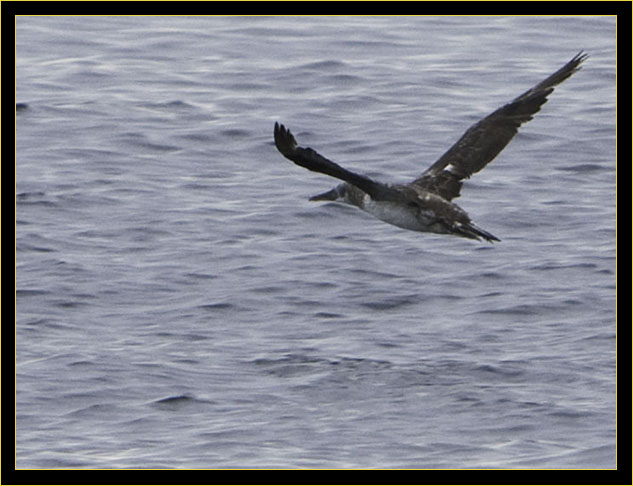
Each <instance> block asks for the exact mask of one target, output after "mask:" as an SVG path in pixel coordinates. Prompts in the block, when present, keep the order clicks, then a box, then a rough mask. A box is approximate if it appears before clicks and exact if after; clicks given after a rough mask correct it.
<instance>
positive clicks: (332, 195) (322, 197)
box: [310, 187, 339, 201]
mask: <svg viewBox="0 0 633 486" xmlns="http://www.w3.org/2000/svg"><path fill="white" fill-rule="evenodd" d="M338 198H339V193H338V191H337V188H336V187H335V188H334V189H332V190H331V191H328V192H324V193H323V194H317V195H316V196H312V197H311V198H310V201H336V200H337V199H338Z"/></svg>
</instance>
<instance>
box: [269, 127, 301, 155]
mask: <svg viewBox="0 0 633 486" xmlns="http://www.w3.org/2000/svg"><path fill="white" fill-rule="evenodd" d="M274 136H275V146H276V147H277V150H279V151H280V152H281V153H282V154H284V155H286V154H288V153H290V152H292V151H293V150H294V149H295V147H296V146H297V142H296V140H295V137H294V136H293V135H292V133H290V130H288V129H287V128H286V127H285V126H284V125H283V124H282V123H279V122H275V132H274Z"/></svg>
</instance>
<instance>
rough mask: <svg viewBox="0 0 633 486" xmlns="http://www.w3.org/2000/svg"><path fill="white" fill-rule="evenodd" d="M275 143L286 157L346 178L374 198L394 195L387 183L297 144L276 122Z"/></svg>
mask: <svg viewBox="0 0 633 486" xmlns="http://www.w3.org/2000/svg"><path fill="white" fill-rule="evenodd" d="M275 145H276V146H277V149H278V150H279V151H280V152H281V153H282V155H283V156H284V157H286V158H287V159H290V160H292V161H293V162H294V163H295V164H297V165H299V166H301V167H304V168H306V169H308V170H311V171H314V172H320V173H322V174H327V175H330V176H332V177H336V178H337V179H341V180H344V181H345V182H349V183H350V184H352V185H354V186H356V187H358V188H359V189H361V190H363V191H365V192H366V193H367V194H369V195H370V196H371V197H372V198H373V199H376V200H385V199H390V198H392V197H394V196H395V195H396V194H395V191H394V190H393V189H391V188H390V187H389V186H387V185H385V184H381V183H380V182H376V181H374V180H372V179H370V178H369V177H366V176H363V175H360V174H356V173H354V172H350V171H349V170H347V169H344V168H343V167H341V166H340V165H338V164H335V163H334V162H332V161H331V160H328V159H326V158H325V157H323V156H322V155H320V154H319V153H317V152H316V151H315V150H312V149H311V148H309V147H299V146H297V141H296V140H295V137H294V136H293V135H292V133H291V132H290V130H288V129H287V128H286V127H284V126H283V125H280V124H279V123H277V122H275Z"/></svg>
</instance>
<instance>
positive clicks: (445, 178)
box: [274, 51, 587, 243]
mask: <svg viewBox="0 0 633 486" xmlns="http://www.w3.org/2000/svg"><path fill="white" fill-rule="evenodd" d="M585 59H587V55H586V54H585V53H584V52H582V51H581V52H579V53H578V54H577V55H576V56H574V57H573V58H572V59H571V60H570V61H569V62H568V63H567V64H565V65H564V66H563V67H562V68H560V69H559V70H558V71H556V72H555V73H554V74H552V75H551V76H548V77H547V78H546V79H544V80H543V81H541V82H540V83H538V84H537V85H536V86H534V87H533V88H531V89H529V90H527V91H526V92H525V93H523V94H522V95H520V96H518V97H517V98H515V99H514V100H512V101H511V102H510V103H508V104H506V105H504V106H502V107H501V108H498V109H497V110H495V111H493V112H492V113H491V114H489V115H488V116H486V117H485V118H483V119H481V120H480V121H478V122H477V123H475V124H474V125H472V126H471V127H470V128H469V129H468V130H466V133H464V134H463V135H462V137H461V138H460V139H459V140H458V141H457V142H456V143H455V144H454V145H453V146H452V147H451V148H450V149H448V151H447V152H446V153H445V154H444V155H442V156H441V157H440V158H439V159H438V160H437V161H436V162H435V163H434V164H433V165H431V166H430V167H429V168H428V169H427V170H426V171H424V173H422V175H421V176H420V177H418V178H417V179H415V180H414V181H412V182H410V183H408V184H385V183H382V182H378V181H375V180H373V179H371V178H369V177H367V176H365V175H361V174H358V173H356V172H352V171H350V170H347V169H345V168H343V167H341V166H340V165H338V164H336V163H334V162H332V161H331V160H328V159H326V158H325V157H323V156H322V155H320V154H319V153H317V152H316V151H315V150H313V149H311V148H309V147H300V146H298V145H297V142H296V140H295V137H294V136H293V135H292V133H291V132H290V130H288V129H287V128H286V127H285V126H284V125H281V124H279V123H277V122H275V130H274V138H275V145H276V146H277V149H278V150H279V151H280V152H281V153H282V155H283V156H284V157H286V158H288V159H290V160H292V161H293V162H294V163H295V164H297V165H299V166H301V167H305V168H306V169H308V170H311V171H314V172H320V173H322V174H327V175H329V176H332V177H335V178H337V179H340V180H343V181H344V182H343V183H342V184H339V185H338V186H336V187H335V188H334V189H332V190H331V191H328V192H324V193H323V194H319V195H316V196H313V197H311V198H310V200H311V201H340V202H344V203H347V204H351V205H353V206H357V207H359V208H360V209H362V210H364V211H367V212H368V213H370V214H372V215H374V216H375V217H376V218H378V219H380V220H382V221H385V222H387V223H390V224H393V225H395V226H399V227H401V228H405V229H408V230H412V231H422V232H430V233H441V234H451V235H456V236H461V237H464V238H471V239H475V240H481V239H482V238H483V239H484V240H486V241H489V242H491V243H492V242H494V241H500V240H499V238H497V237H496V236H494V235H492V234H491V233H489V232H487V231H485V230H483V229H481V228H479V227H478V226H476V225H475V224H474V223H473V222H472V221H471V219H470V217H469V216H468V214H467V213H466V211H464V210H463V209H462V208H461V207H459V206H458V205H457V204H455V203H453V202H452V200H453V199H455V198H457V197H459V196H460V190H461V188H462V184H463V181H464V179H468V178H469V177H470V176H471V175H473V174H475V173H476V172H479V171H480V170H481V169H483V168H484V167H485V166H486V165H487V164H488V163H489V162H491V161H492V160H493V159H494V158H495V157H496V156H497V155H498V154H499V152H501V151H502V150H503V149H504V148H505V146H506V145H508V143H509V142H510V140H512V138H513V137H514V136H515V135H516V133H517V130H518V129H519V127H520V126H521V125H522V124H523V123H525V122H527V121H529V120H531V119H532V116H533V115H534V114H535V113H537V112H538V111H539V110H540V108H541V106H542V105H543V104H544V103H545V102H546V101H547V97H548V96H549V95H550V94H551V93H552V91H554V88H555V87H556V86H557V85H558V84H560V83H562V82H563V81H564V80H566V79H567V78H568V77H570V76H571V75H572V74H574V73H575V72H576V71H578V70H579V69H580V64H581V63H582V62H583V61H584V60H585Z"/></svg>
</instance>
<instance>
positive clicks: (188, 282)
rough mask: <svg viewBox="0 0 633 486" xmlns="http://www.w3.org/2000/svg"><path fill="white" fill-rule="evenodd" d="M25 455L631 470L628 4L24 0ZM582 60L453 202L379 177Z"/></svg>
mask: <svg viewBox="0 0 633 486" xmlns="http://www.w3.org/2000/svg"><path fill="white" fill-rule="evenodd" d="M16 35H17V46H16V56H17V73H16V81H17V101H18V102H20V103H26V104H27V105H28V106H27V107H26V108H24V109H20V110H19V111H18V113H17V115H16V116H17V130H16V137H17V141H16V149H17V159H16V169H15V171H16V340H17V344H16V352H17V356H16V366H17V375H16V406H17V410H16V448H17V450H16V466H17V467H18V468H233V467H237V468H269V467H274V468H613V467H615V466H616V453H615V445H616V396H615V392H616V367H615V363H616V196H615V186H616V151H615V149H616V144H615V121H616V118H615V106H616V105H615V102H616V94H615V91H616V90H615V73H616V67H615V59H616V58H615V55H616V54H615V47H616V36H615V19H614V18H610V17H581V18H574V17H568V18H557V17H547V18H536V17H492V18H490V17H475V18H469V17H445V18H434V17H332V18H329V17H315V18H310V17H306V18H292V17H280V18H275V17H226V18H225V17H202V18H197V17H178V18H172V17H147V18H146V17H129V18H126V17H86V18H82V17H19V18H17V22H16ZM581 49H582V50H585V51H586V52H587V53H588V54H589V56H590V57H589V59H588V60H587V61H586V62H585V64H584V65H583V68H582V69H581V70H580V71H579V72H578V73H576V74H575V75H574V76H572V77H571V78H570V79H569V80H567V81H566V82H565V83H563V84H562V85H561V86H559V87H558V88H557V89H556V91H555V92H554V93H553V94H552V95H551V96H550V100H549V102H548V103H547V104H546V105H544V107H543V109H542V110H541V112H540V113H538V114H537V115H536V116H535V118H534V120H532V121H531V122H529V123H527V124H526V125H524V126H523V127H522V128H521V131H520V132H519V135H518V136H517V137H516V138H515V139H514V140H513V142H512V143H511V144H510V145H509V146H508V147H507V148H506V149H505V150H504V151H503V152H502V154H501V155H500V156H499V157H498V158H497V159H496V160H495V161H494V162H493V163H492V164H490V165H489V166H488V167H487V168H486V169H485V170H484V171H482V172H481V173H479V174H477V175H476V176H474V177H473V178H472V179H470V180H468V181H467V182H466V183H465V185H464V188H463V190H462V197H461V198H460V199H459V200H458V203H459V204H460V205H461V206H462V207H463V208H464V209H466V210H467V211H468V212H469V214H470V215H471V217H472V218H473V220H474V221H475V222H476V223H477V224H478V225H479V226H481V227H482V228H484V229H485V230H487V231H490V232H491V233H493V234H494V235H496V236H498V237H499V238H500V239H501V240H502V241H501V242H500V243H497V244H494V245H491V244H488V243H479V242H474V241H471V240H466V239H460V238H456V237H451V236H442V235H433V234H424V233H415V232H410V231H406V230H401V229H399V228H396V227H394V226H390V225H388V224H385V223H382V222H380V221H378V220H375V219H373V218H372V217H371V216H369V215H367V214H364V213H362V212H360V211H359V210H357V209H355V208H352V207H349V206H343V205H340V204H335V203H325V204H324V203H314V202H309V201H308V198H309V197H310V196H312V195H314V194H317V193H319V192H323V191H325V190H328V189H330V188H331V187H333V186H334V185H335V184H336V183H337V181H335V180H333V179H331V178H328V177H326V176H323V175H320V174H315V173H311V172H308V171H305V170H304V169H302V168H300V167H297V166H295V165H293V164H292V163H291V162H290V161H288V160H286V159H284V158H283V157H282V156H281V155H280V154H279V153H278V152H277V151H276V149H275V147H274V145H273V140H272V131H273V125H274V123H275V121H279V122H281V123H284V124H286V125H287V126H288V127H290V128H291V129H292V130H293V132H294V133H295V135H296V136H297V138H298V140H299V141H300V143H301V144H303V145H309V146H312V147H314V148H315V149H317V150H319V152H320V153H322V154H323V155H325V156H327V157H329V158H331V159H333V160H335V161H337V162H339V163H340V164H342V165H344V166H346V167H349V168H350V169H354V170H356V171H359V172H362V173H365V174H368V175H370V176H372V177H376V178H377V179H380V180H383V181H388V182H389V181H390V182H403V181H407V180H409V179H411V178H413V177H415V176H417V175H419V174H420V173H421V172H422V171H423V170H424V169H425V168H426V167H428V165H430V164H431V163H432V162H433V161H435V160H436V159H437V158H438V157H439V156H440V155H441V154H442V153H443V152H444V151H445V150H446V149H447V148H448V147H449V146H450V145H451V144H452V143H453V142H454V141H455V140H457V138H458V137H459V136H461V134H462V133H463V132H464V130H466V129H467V128H468V126H470V125H471V124H472V123H474V122H475V121H477V120H478V119H480V118H481V117H483V116H485V115H486V114H488V113H489V112H491V111H492V110H494V109H495V108H497V107H498V106H500V105H501V104H503V103H505V102H507V101H509V100H511V99H512V98H514V97H515V96H517V95H519V94H520V93H522V92H523V91H525V90H526V89H528V88H529V87H531V86H533V85H534V84H536V83H537V82H539V81H541V80H542V79H543V78H545V77H546V76H547V75H549V74H550V73H551V72H553V71H554V70H556V69H558V68H559V67H560V66H562V65H563V64H564V63H565V62H566V61H568V60H569V59H570V58H571V57H572V56H574V55H575V54H576V53H577V52H578V51H580V50H581Z"/></svg>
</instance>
